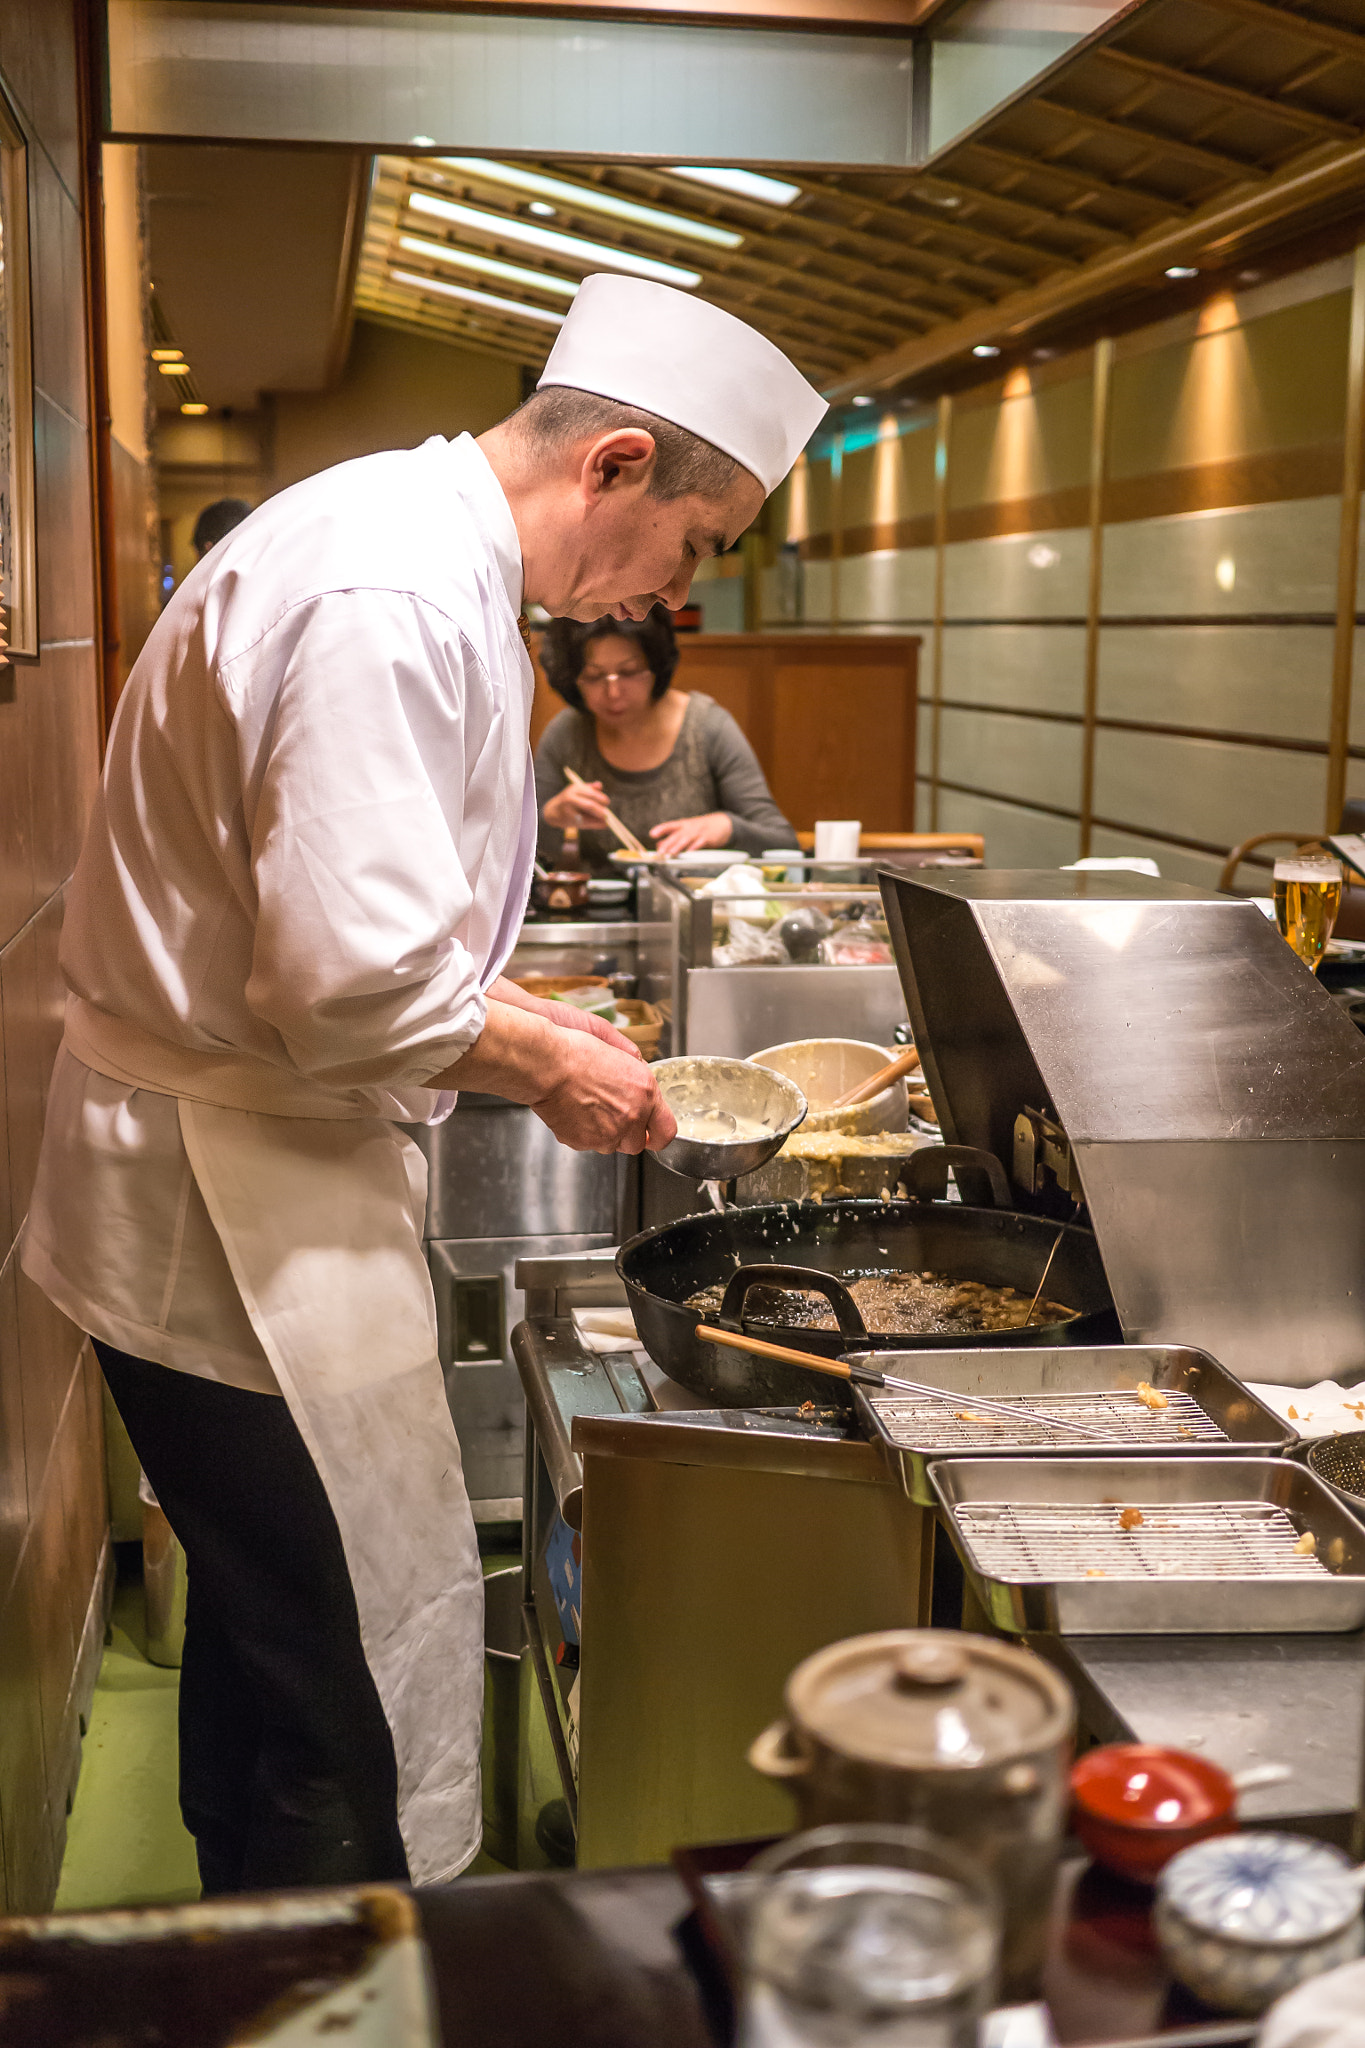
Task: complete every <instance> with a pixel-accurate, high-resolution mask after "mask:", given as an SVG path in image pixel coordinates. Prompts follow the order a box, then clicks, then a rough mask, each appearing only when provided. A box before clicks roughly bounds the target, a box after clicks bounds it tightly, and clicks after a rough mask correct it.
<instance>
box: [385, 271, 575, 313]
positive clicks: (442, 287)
mask: <svg viewBox="0 0 1365 2048" xmlns="http://www.w3.org/2000/svg"><path fill="white" fill-rule="evenodd" d="M389 275H390V277H391V278H392V279H393V281H394V283H395V284H409V285H413V286H414V287H415V288H416V289H417V290H418V291H419V292H441V293H443V294H444V295H445V297H446V298H448V299H462V300H463V301H464V303H465V305H467V306H477V307H479V308H480V310H481V311H482V312H485V313H510V314H512V315H513V316H514V317H515V318H516V319H518V320H543V321H544V322H545V325H546V326H547V327H562V326H563V325H564V315H563V314H562V313H552V312H550V311H549V309H548V307H545V306H525V305H523V304H522V302H521V300H520V299H500V298H498V297H497V296H496V294H495V293H493V292H471V291H470V290H468V288H467V287H466V286H465V285H462V284H447V283H446V281H445V279H444V278H443V277H418V275H417V273H416V271H414V270H391V271H390V272H389Z"/></svg>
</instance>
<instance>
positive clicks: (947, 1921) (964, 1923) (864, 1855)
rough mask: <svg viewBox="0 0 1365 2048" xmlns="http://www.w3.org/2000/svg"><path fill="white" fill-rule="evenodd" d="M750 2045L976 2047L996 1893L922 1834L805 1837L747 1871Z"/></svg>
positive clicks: (780, 1846) (827, 1832)
mask: <svg viewBox="0 0 1365 2048" xmlns="http://www.w3.org/2000/svg"><path fill="white" fill-rule="evenodd" d="M748 1874H749V1875H750V1876H752V1877H753V1878H755V1879H756V1880H757V1884H756V1886H755V1889H754V1892H753V1896H752V1901H751V1904H750V1907H749V1920H748V1939H747V1945H746V1956H747V1983H746V1998H745V2030H744V2040H745V2044H746V2048H851V2044H854V2043H868V2044H876V2048H975V2044H976V2042H977V2038H978V2030H979V2025H980V2021H981V2019H982V2017H983V2015H984V2014H985V2013H986V2012H987V2011H988V2010H989V2008H990V2005H991V2002H992V1999H993V1996H994V1992H995V1984H996V1974H997V1970H998V1966H999V1957H1000V1910H999V1906H998V1903H997V1900H996V1896H995V1892H994V1888H993V1887H992V1885H991V1884H990V1881H989V1880H988V1879H987V1878H986V1877H985V1875H984V1874H983V1873H982V1872H981V1871H979V1870H978V1869H977V1868H976V1866H975V1865H974V1864H972V1863H970V1862H969V1861H968V1860H967V1858H966V1857H964V1856H962V1855H961V1854H960V1853H959V1852H958V1851H956V1850H955V1849H952V1848H951V1847H949V1846H948V1845H947V1844H945V1843H943V1842H940V1841H937V1840H936V1839H935V1838H934V1837H932V1836H930V1835H927V1834H924V1833H923V1832H921V1831H920V1830H919V1829H916V1828H907V1827H894V1826H889V1825H886V1826H882V1825H874V1824H870V1823H869V1824H865V1825H857V1826H837V1827H823V1828H813V1829H811V1831H810V1832H809V1833H808V1834H802V1835H795V1836H793V1837H792V1838H791V1839H790V1840H788V1841H785V1842H779V1843H776V1844H775V1845H774V1846H773V1847H772V1848H771V1849H766V1850H764V1851H763V1853H762V1854H761V1855H759V1856H757V1857H755V1859H754V1861H753V1862H752V1863H751V1864H750V1865H749V1873H748Z"/></svg>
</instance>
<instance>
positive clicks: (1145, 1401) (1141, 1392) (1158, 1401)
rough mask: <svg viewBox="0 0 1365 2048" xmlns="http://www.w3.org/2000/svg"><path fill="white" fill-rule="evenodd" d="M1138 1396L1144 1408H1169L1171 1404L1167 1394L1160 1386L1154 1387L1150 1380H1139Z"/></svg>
mask: <svg viewBox="0 0 1365 2048" xmlns="http://www.w3.org/2000/svg"><path fill="white" fill-rule="evenodd" d="M1137 1397H1138V1399H1139V1401H1141V1403H1142V1405H1143V1407H1144V1408H1169V1407H1170V1405H1171V1404H1170V1402H1169V1401H1168V1400H1167V1398H1166V1396H1165V1395H1164V1394H1163V1393H1161V1392H1160V1391H1159V1389H1158V1388H1156V1387H1154V1386H1153V1385H1152V1383H1151V1381H1150V1380H1139V1381H1138V1386H1137Z"/></svg>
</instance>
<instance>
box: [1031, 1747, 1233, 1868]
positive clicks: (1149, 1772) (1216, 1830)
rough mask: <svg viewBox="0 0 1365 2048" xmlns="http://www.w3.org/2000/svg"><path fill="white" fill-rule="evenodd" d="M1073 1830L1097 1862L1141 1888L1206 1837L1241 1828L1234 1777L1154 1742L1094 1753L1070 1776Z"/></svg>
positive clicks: (1084, 1759)
mask: <svg viewBox="0 0 1365 2048" xmlns="http://www.w3.org/2000/svg"><path fill="white" fill-rule="evenodd" d="M1071 1800H1072V1812H1071V1824H1072V1827H1073V1828H1074V1830H1075V1832H1076V1834H1077V1835H1078V1836H1079V1838H1080V1840H1081V1841H1082V1842H1083V1843H1084V1845H1085V1847H1086V1848H1087V1849H1088V1850H1089V1851H1090V1854H1091V1855H1092V1856H1093V1857H1094V1859H1095V1861H1096V1862H1097V1863H1103V1864H1104V1865H1105V1867H1106V1869H1109V1870H1115V1871H1117V1872H1118V1874H1119V1876H1120V1877H1129V1878H1133V1879H1135V1880H1136V1881H1137V1882H1138V1883H1139V1884H1153V1883H1155V1881H1156V1879H1157V1877H1158V1876H1159V1874H1160V1872H1161V1871H1162V1869H1163V1868H1164V1866H1165V1865H1166V1864H1167V1863H1169V1862H1170V1860H1171V1858H1172V1856H1176V1855H1178V1854H1179V1852H1180V1851H1181V1850H1182V1849H1188V1848H1189V1846H1190V1844H1191V1843H1192V1842H1202V1841H1203V1840H1204V1838H1205V1836H1206V1835H1226V1834H1230V1833H1231V1832H1232V1831H1233V1829H1234V1828H1235V1827H1236V1825H1237V1787H1236V1785H1235V1784H1234V1783H1233V1781H1232V1779H1231V1778H1230V1777H1229V1776H1228V1773H1227V1772H1226V1771H1224V1770H1221V1769H1220V1768H1219V1766H1218V1765H1217V1764H1213V1763H1209V1762H1208V1760H1207V1759H1206V1758H1205V1757H1202V1756H1192V1755H1191V1754H1190V1752H1189V1751H1188V1750H1183V1749H1167V1748H1165V1747H1163V1746H1162V1745H1161V1744H1159V1743H1152V1742H1115V1743H1110V1744H1109V1745H1107V1746H1106V1747H1105V1748H1103V1749H1092V1750H1091V1751H1090V1752H1089V1754H1088V1755H1086V1756H1083V1757H1082V1758H1081V1760H1080V1762H1079V1763H1078V1764H1077V1765H1076V1766H1075V1768H1074V1769H1073V1771H1072V1773H1071Z"/></svg>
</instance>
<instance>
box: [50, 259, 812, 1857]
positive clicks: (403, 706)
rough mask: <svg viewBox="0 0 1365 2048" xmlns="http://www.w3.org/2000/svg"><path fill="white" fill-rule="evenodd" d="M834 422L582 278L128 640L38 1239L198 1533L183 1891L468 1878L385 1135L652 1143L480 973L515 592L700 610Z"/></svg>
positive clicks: (423, 1308)
mask: <svg viewBox="0 0 1365 2048" xmlns="http://www.w3.org/2000/svg"><path fill="white" fill-rule="evenodd" d="M824 410H825V406H824V402H823V400H822V399H820V398H819V397H818V395H817V394H816V393H815V392H814V391H812V390H811V388H810V387H809V385H808V384H807V383H806V382H805V380H804V378H802V377H801V376H800V375H799V373H798V372H797V371H796V370H795V369H794V368H793V366H792V365H791V364H790V363H789V362H788V361H787V360H786V358H785V357H784V356H783V355H782V354H781V353H780V352H779V351H778V350H777V349H776V348H774V347H773V346H772V344H771V343H770V342H768V341H766V340H765V339H764V338H763V337H762V336H761V335H759V334H757V333H756V332H754V330H753V329H751V328H749V327H747V326H746V325H744V324H743V323H742V322H741V321H739V320H736V319H733V318H732V317H731V316H730V315H728V314H726V313H723V312H721V311H719V310H718V309H717V308H715V307H713V306H710V305H707V304H705V303H704V302H701V301H699V300H696V299H693V298H691V297H689V296H688V295H686V294H683V293H680V292H675V291H670V290H668V289H666V288H665V287H663V286H660V285H654V284H648V283H645V282H642V281H637V280H634V279H627V278H622V277H609V276H596V277H590V278H588V279H587V280H586V281H585V283H584V284H583V286H582V287H581V289H580V291H579V293H578V296H577V298H576V300H575V302H574V305H573V308H572V310H571V311H570V313H569V315H568V317H567V319H566V320H565V323H564V326H563V328H562V329H561V332H560V335H559V337H558V339H557V341H556V343H555V346H554V348H553V350H552V352H551V355H550V358H549V361H548V363H547V365H546V368H545V373H544V375H543V377H542V378H541V380H540V384H539V387H538V389H537V391H536V392H535V393H534V394H533V395H532V397H531V398H530V399H529V400H528V401H527V402H526V404H525V405H523V406H522V407H521V408H520V410H519V411H518V412H515V413H513V414H512V415H511V417H510V418H508V419H506V420H504V421H503V422H502V423H501V424H500V425H499V426H497V427H494V428H493V429H491V430H490V431H489V432H488V433H486V434H483V435H481V436H480V437H479V438H478V439H477V440H476V439H472V438H471V437H470V436H469V435H461V436H460V437H459V439H457V440H455V441H446V440H443V439H440V438H439V437H438V438H434V439H432V440H430V441H427V442H426V443H425V444H424V445H423V446H422V447H420V448H415V449H411V450H406V451H402V452H397V453H391V454H382V455H374V456H367V457H365V458H363V459H361V460H359V461H355V462H350V463H346V464H343V465H342V466H341V467H340V468H338V469H333V470H329V471H327V472H326V473H325V474H323V475H321V476H316V477H313V478H310V479H309V480H307V481H306V482H304V483H301V484H297V485H295V486H294V487H293V488H291V489H289V490H287V491H284V492H282V493H281V494H280V495H279V496H278V497H275V498H272V499H270V500H269V501H268V502H267V503H266V504H264V505H262V506H261V507H259V508H258V510H257V511H255V512H254V513H253V514H252V515H251V517H250V518H248V519H247V520H245V521H244V522H243V523H242V525H240V526H239V527H237V528H236V530H235V531H234V532H233V533H231V534H229V535H228V536H227V537H226V539H224V540H223V541H222V542H221V543H220V545H219V546H218V547H216V548H215V549H214V550H213V551H212V553H211V554H210V555H209V556H208V557H207V558H206V559H205V560H204V561H203V562H201V563H200V564H199V566H198V567H197V568H196V569H195V570H194V571H193V573H192V574H191V575H190V576H188V577H187V578H186V580H185V582H184V583H183V584H182V585H181V587H180V589H179V590H177V591H176V593H175V595H174V597H173V598H172V599H171V601H170V603H169V604H168V606H167V608H166V610H165V612H164V613H163V614H162V616H161V618H160V620H159V621H158V623H157V625H156V627H155V628H154V630H153V632H152V634H151V637H150V639H149V640H148V642H147V646H146V648H145V650H144V652H143V654H142V655H141V657H140V659H139V660H138V662H137V665H136V667H135V668H134V670H133V673H132V675H131V676H130V678H129V681H128V684H127V687H126V689H125V691H124V693H123V698H122V701H121V703H120V705H119V709H118V715H117V717H116V718H115V720H114V724H113V729H112V731H111V733H110V738H109V747H108V755H107V760H106V764H105V772H104V778H103V783H102V787H101V790H100V793H99V797H98V799H97V802H96V805H95V809H94V813H93V816H92V819H91V823H90V828H89V832H88V835H87V838H86V842H85V846H84V849H83V851H82V854H81V857H80V860H79V862H78V864H77V868H76V872H75V876H74V879H73V881H72V884H71V888H70V892H69V899H68V906H67V913H66V925H65V931H64V935H63V941H62V969H63V974H64V976H65V979H66V982H67V986H68V990H69V996H68V1003H67V1015H66V1030H65V1037H64V1040H63V1043H62V1047H61V1050H60V1052H59V1054H58V1057H57V1062H56V1066H55V1068H54V1071H53V1076H52V1083H51V1090H50V1096H49V1102H48V1111H47V1122H46V1128H45V1131H44V1137H43V1150H42V1157H41V1162H40V1166H39V1172H38V1181H37V1186H36V1189H35V1192H34V1196H33V1201H32V1205H31V1210H30V1215H29V1220H28V1225H27V1229H26V1233H25V1237H24V1243H23V1251H22V1259H23V1265H24V1270H25V1271H26V1272H27V1273H28V1274H29V1275H30V1277H31V1278H32V1279H34V1280H35V1281H36V1282H37V1283H38V1285H39V1286H40V1287H42V1288H43V1289H44V1290H45V1291H46V1293H47V1294H48V1295H49V1296H50V1297H51V1299H52V1300H53V1301H54V1302H56V1303H57V1305H58V1306H59V1307H60V1308H62V1309H63V1310H64V1311H65V1312H66V1314H67V1315H69V1316H70V1317H72V1318H73V1319H74V1320H75V1322H76V1323H78V1324H79V1325H80V1326H81V1327H82V1328H83V1329H85V1330H87V1331H89V1332H90V1333H91V1335H92V1336H93V1338H94V1339H95V1343H96V1350H97V1352H98V1354H99V1357H100V1361H101V1364H102V1366H103V1368H104V1372H105V1375H106V1378H107V1380H108V1383H109V1385H110V1388H111V1390H112V1392H113V1395H114V1398H115V1400H116V1402H117V1404H118V1407H119V1409H120V1412H121V1413H122V1415H123V1418H124V1420H125V1422H126V1423H127V1426H128V1430H129V1433H130V1435H131V1437H132V1440H133V1444H134V1446H135V1448H136V1450H137V1453H138V1456H139V1457H140V1459H141V1461H142V1464H143V1468H144V1470H145V1472H146V1474H147V1477H148V1479H149V1480H150V1482H151V1484H152V1486H153V1487H154V1488H155V1490H156V1493H157V1495H158V1498H159V1499H160V1502H161V1505H162V1506H163V1508H164V1509H165V1511H166V1513H167V1515H168V1517H169V1519H170V1522H171V1526H172V1527H173V1529H174V1530H175V1531H176V1534H177V1535H178V1537H179V1538H180V1540H181V1542H182V1544H183V1545H184V1548H185V1552H186V1556H187V1560H188V1568H189V1570H188V1611H187V1615H186V1629H185V1649H184V1662H183V1667H182V1673H181V1687H180V1731H181V1806H182V1811H183V1813H184V1816H185V1820H186V1823H187V1825H188V1826H189V1828H190V1831H191V1832H192V1834H193V1835H194V1837H195V1841H196V1846H197V1850H198V1856H199V1865H200V1872H201V1876H202V1880H203V1884H204V1889H205V1891H206V1892H223V1891H236V1890H243V1889H254V1888H260V1887H264V1886H270V1885H288V1884H317V1883H349V1882H358V1881H364V1880H377V1879H384V1878H397V1879H404V1878H407V1877H409V1876H410V1877H411V1879H412V1881H414V1882H417V1883H429V1882H434V1881H438V1880H440V1879H443V1878H449V1877H452V1876H454V1875H455V1874H456V1873H457V1872H458V1871H460V1870H461V1869H463V1868H464V1866H465V1865H466V1864H467V1863H468V1862H469V1861H470V1859H471V1858H472V1857H473V1856H474V1854H475V1853H476V1851H477V1848H478V1843H479V1810H480V1799H479V1770H478V1759H479V1740H480V1712H481V1704H482V1683H483V1679H482V1673H483V1640H482V1638H483V1601H482V1580H481V1576H480V1566H479V1556H478V1548H477V1544H476V1541H475V1533H474V1526H473V1521H472V1518H471V1515H470V1511H469V1503H468V1500H467V1498H466V1494H465V1488H464V1482H463V1478H462V1476H461V1469H460V1449H459V1444H458V1442H457V1440H456V1437H455V1433H454V1430H453V1428H452V1426H451V1421H450V1416H449V1412H448V1409H447V1407H446V1402H445V1395H444V1389H443V1384H442V1379H441V1372H440V1367H439V1364H438V1361H437V1353H436V1326H435V1315H434V1307H433V1299H432V1290H431V1284H430V1281H429V1278H428V1274H427V1270H426V1265H425V1261H424V1259H423V1254H422V1224H423V1214H424V1207H425V1192H426V1190H425V1165H424V1162H423V1159H422V1155H421V1153H420V1152H419V1150H418V1148H417V1146H416V1145H415V1144H414V1143H413V1142H412V1140H411V1139H410V1138H409V1137H408V1136H406V1135H405V1134H404V1133H403V1132H402V1131H401V1129H400V1128H399V1122H400V1121H409V1122H411V1121H418V1122H420V1121H426V1122H437V1121H439V1120H440V1119H441V1118H443V1117H445V1116H447V1115H449V1113H450V1110H451V1109H452V1107H453V1105H454V1100H455V1098H454V1093H453V1091H454V1090H455V1089H457V1088H461V1087H470V1088H477V1089H481V1090H484V1091H488V1092H492V1093H495V1094H499V1095H502V1096H505V1097H507V1098H508V1099H510V1100H511V1101H514V1102H519V1103H525V1104H529V1105H530V1106H531V1107H532V1108H533V1109H534V1110H535V1111H536V1113H537V1114H538V1115H539V1116H540V1117H542V1118H543V1119H544V1121H545V1122H546V1123H547V1124H548V1125H549V1127H550V1129H551V1130H552V1131H553V1132H554V1134H555V1136H556V1137H557V1138H558V1139H559V1140H560V1141H561V1142H562V1143H563V1144H565V1145H568V1146H572V1147H574V1148H575V1149H578V1150H589V1151H599V1152H610V1151H615V1150H620V1151H625V1152H638V1151H640V1150H641V1149H642V1148H644V1147H645V1146H651V1147H658V1146H660V1145H662V1144H665V1143H667V1141H668V1138H669V1137H670V1136H671V1134H672V1131H673V1120H672V1117H671V1116H670V1114H669V1112H668V1110H667V1108H666V1106H665V1105H664V1104H663V1102H662V1101H661V1099H660V1097H659V1094H658V1090H657V1088H656V1086H655V1083H654V1080H653V1077H652V1074H651V1071H650V1069H649V1068H648V1066H646V1065H645V1064H644V1063H643V1062H642V1061H641V1060H639V1059H638V1057H636V1055H635V1051H634V1048H633V1047H632V1046H630V1045H629V1043H628V1042H627V1041H626V1040H624V1039H622V1038H620V1037H618V1036H617V1034H616V1033H615V1032H613V1031H611V1030H610V1029H609V1028H607V1027H606V1026H604V1025H602V1024H601V1023H600V1021H599V1020H597V1019H594V1018H592V1017H589V1016H587V1015H586V1014H584V1013H580V1012H576V1011H573V1010H568V1009H565V1008H564V1007H563V1006H562V1005H550V1004H545V1003H541V1002H538V1001H536V1000H534V999H532V998H530V997H528V996H526V995H524V994H523V993H522V992H521V991H520V990H518V989H517V988H515V987H514V986H512V985H511V984H510V983H509V982H507V981H506V980H505V979H504V978H503V974H502V970H503V967H504V965H505V964H506V961H507V959H508V956H509V954H510V952H511V950H512V946H513V944H514V942H515V939H516V936H517V931H518V927H519V925H520V922H521V918H522V914H523V911H524V908H525V904H526V897H527V890H528V885H529V878H530V868H531V861H532V855H533V850H534V845H535V836H536V808H535V791H534V782H533V778H532V773H531V764H530V755H529V750H528V746H527V731H528V720H529V714H530V706H531V693H532V670H531V665H530V662H529V660H528V658H527V654H526V649H525V645H524V624H523V620H522V612H523V607H524V605H526V604H527V603H529V602H536V603H539V604H541V605H543V606H544V607H545V608H546V609H547V610H548V611H549V612H550V613H551V614H552V615H554V616H557V617H570V618H579V619H597V618H600V617H601V616H602V615H603V614H604V613H611V614H612V615H613V616H615V617H617V618H619V619H642V618H644V616H645V615H646V613H647V612H648V610H649V608H650V606H651V605H652V604H653V603H655V602H656V600H657V601H662V602H663V603H665V604H667V605H669V606H672V607H676V606H678V605H680V604H681V603H682V602H683V600H684V599H685V597H686V595H687V591H688V586H689V584H690V582H691V578H692V573H693V570H694V569H695V567H696V564H697V562H698V561H699V560H701V559H702V558H703V557H704V556H706V555H708V554H711V553H718V552H720V551H721V550H722V549H724V548H726V547H728V546H730V545H731V544H732V543H733V542H734V541H735V539H736V538H737V537H738V535H739V534H740V533H742V532H743V531H744V529H745V528H746V527H747V526H749V525H750V523H751V522H752V520H753V518H754V517H755V515H756V513H757V512H758V510H759V507H760V506H761V504H762V502H763V498H764V496H765V494H766V493H767V492H768V491H771V490H772V489H773V488H774V486H775V485H776V484H777V483H778V482H779V481H780V480H781V478H782V477H783V476H784V475H785V474H786V473H787V471H788V469H789V468H790V466H791V464H792V462H793V461H794V460H795V457H796V455H797V453H798V452H799V450H800V449H801V447H802V446H803V444H804V443H805V441H806V440H807V439H808V437H809V435H810V434H811V432H812V431H813V429H814V428H815V426H816V424H817V423H818V421H819V420H820V418H821V417H822V415H823V413H824Z"/></svg>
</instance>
